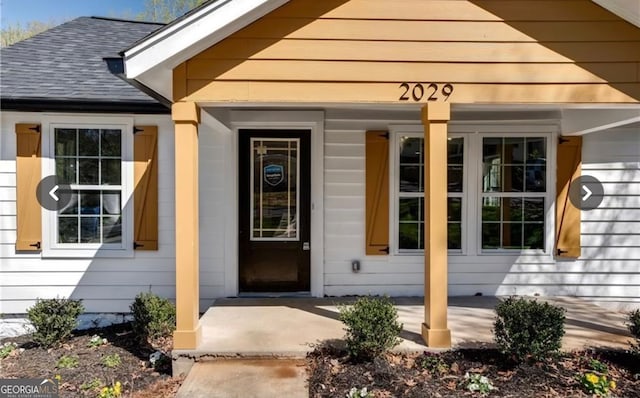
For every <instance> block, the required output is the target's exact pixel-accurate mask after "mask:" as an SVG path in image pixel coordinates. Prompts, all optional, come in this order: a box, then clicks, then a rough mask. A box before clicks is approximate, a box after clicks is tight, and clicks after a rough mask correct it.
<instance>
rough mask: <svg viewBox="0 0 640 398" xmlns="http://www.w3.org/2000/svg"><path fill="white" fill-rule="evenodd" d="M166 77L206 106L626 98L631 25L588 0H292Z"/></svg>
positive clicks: (635, 65) (631, 73)
mask: <svg viewBox="0 0 640 398" xmlns="http://www.w3.org/2000/svg"><path fill="white" fill-rule="evenodd" d="M174 79H175V80H176V81H175V82H174V95H175V99H176V100H179V99H185V97H187V98H189V99H191V100H196V101H214V102H215V101H225V102H228V101H232V102H233V101H238V102H243V101H254V102H270V101H273V102H275V101H280V102H385V103H401V102H405V101H400V96H401V95H402V93H403V90H402V89H401V88H400V84H401V83H402V82H408V83H418V82H419V83H422V84H423V85H424V88H425V95H424V96H423V98H422V100H421V101H422V102H426V100H427V97H429V94H430V90H429V89H428V88H427V86H428V85H429V84H430V83H436V84H438V85H439V90H441V89H442V86H443V85H444V84H446V83H450V84H452V85H453V86H454V92H453V94H452V95H451V97H450V98H449V100H450V101H452V102H456V103H474V102H492V103H496V102H497V103H500V102H507V103H512V102H549V103H557V102H578V103H580V102H603V103H606V102H638V99H640V29H638V28H637V27H635V26H633V25H631V24H630V23H627V22H625V21H624V20H622V19H620V18H619V17H617V16H616V15H614V14H612V13H610V12H608V11H606V10H605V9H603V8H601V7H599V6H597V5H595V4H594V3H593V2H591V1H588V0H553V1H551V0H537V1H528V0H527V1H525V0H482V1H481V0H448V1H442V0H395V1H388V0H350V1H347V0H329V1H323V2H318V1H314V0H292V1H291V2H289V3H288V4H287V5H285V6H283V7H280V8H279V9H277V10H275V11H274V12H272V13H271V14H269V15H267V16H265V17H264V18H262V19H261V20H259V21H257V22H255V23H253V24H251V25H249V26H247V27H246V28H244V29H242V30H240V31H239V32H237V33H235V34H234V35H232V36H230V37H229V38H228V39H226V40H224V41H222V42H220V43H218V44H217V45H215V46H213V47H211V48H209V49H207V50H205V51H203V52H202V53H201V54H199V55H197V56H195V57H194V58H192V59H191V60H189V61H187V62H186V63H185V64H183V65H181V66H180V67H178V68H176V70H175V75H174ZM411 87H413V84H412V85H411ZM438 94H439V95H436V96H437V97H438V98H439V100H443V96H442V95H441V92H439V93H438ZM409 97H411V91H410V92H409ZM409 102H413V99H412V98H410V99H409Z"/></svg>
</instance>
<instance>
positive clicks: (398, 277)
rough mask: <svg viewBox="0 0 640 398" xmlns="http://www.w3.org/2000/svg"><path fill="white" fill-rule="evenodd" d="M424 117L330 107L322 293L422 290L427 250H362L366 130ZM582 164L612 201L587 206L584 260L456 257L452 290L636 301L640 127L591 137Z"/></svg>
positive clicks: (639, 297) (639, 292)
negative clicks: (357, 267)
mask: <svg viewBox="0 0 640 398" xmlns="http://www.w3.org/2000/svg"><path fill="white" fill-rule="evenodd" d="M419 123H420V122H419V115H418V114H417V113H415V114H411V113H408V112H402V113H391V112H365V111H360V112H355V111H354V112H345V111H333V112H331V111H330V112H327V120H326V126H325V129H326V135H325V137H326V138H325V162H326V163H325V165H326V166H325V235H326V236H325V276H324V280H325V293H326V294H328V295H347V294H366V293H373V294H382V293H387V294H391V295H422V294H423V279H424V272H423V269H424V264H423V257H422V256H366V255H365V254H364V231H365V221H364V219H365V218H364V213H365V187H364V181H365V176H364V167H365V166H364V165H365V159H364V153H365V147H364V145H365V144H364V142H365V131H367V130H374V129H381V130H386V129H388V127H389V126H390V125H394V124H419ZM583 167H584V169H583V170H584V171H583V174H590V175H593V176H595V177H596V178H598V179H600V180H601V181H602V182H603V185H604V189H605V193H606V194H607V197H606V198H605V199H604V201H603V203H602V206H601V207H600V208H598V209H596V210H593V211H584V212H582V219H583V224H582V245H583V249H582V256H581V258H579V259H577V260H570V261H556V260H555V259H554V258H553V257H552V256H551V255H540V256H532V255H527V256H516V255H500V256H496V255H450V256H449V286H448V288H449V295H452V296H458V295H473V294H476V293H482V294H484V295H511V294H522V295H533V294H540V295H570V296H579V297H585V298H589V299H592V300H597V301H607V300H617V301H620V302H627V303H632V302H635V303H638V302H640V266H639V264H640V130H639V129H637V128H636V129H618V130H610V131H603V132H599V133H593V134H590V135H586V136H585V137H584V149H583ZM549 186H550V187H553V186H555V181H550V182H549ZM550 189H553V188H550ZM355 259H358V260H361V271H360V272H359V273H353V272H352V271H351V261H352V260H355Z"/></svg>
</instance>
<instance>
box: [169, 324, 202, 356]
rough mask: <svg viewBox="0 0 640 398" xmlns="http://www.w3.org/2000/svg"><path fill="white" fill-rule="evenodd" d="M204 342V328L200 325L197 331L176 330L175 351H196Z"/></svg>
mask: <svg viewBox="0 0 640 398" xmlns="http://www.w3.org/2000/svg"><path fill="white" fill-rule="evenodd" d="M201 341H202V328H201V327H200V323H198V326H196V328H195V330H176V331H175V332H173V349H174V350H195V349H196V348H198V345H200V342H201Z"/></svg>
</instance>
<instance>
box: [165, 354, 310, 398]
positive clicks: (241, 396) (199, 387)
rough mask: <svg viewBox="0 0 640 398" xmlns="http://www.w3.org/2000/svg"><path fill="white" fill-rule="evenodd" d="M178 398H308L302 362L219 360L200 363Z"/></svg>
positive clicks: (195, 367)
mask: <svg viewBox="0 0 640 398" xmlns="http://www.w3.org/2000/svg"><path fill="white" fill-rule="evenodd" d="M176 397H177V398H198V397H207V398H245V397H261V398H281V397H291V398H307V397H309V389H308V387H307V373H306V369H305V361H304V360H301V359H217V360H211V361H202V362H197V363H195V364H194V365H193V368H191V371H190V372H189V375H188V376H187V378H186V379H185V381H184V383H183V384H182V386H181V387H180V389H179V390H178V394H177V395H176Z"/></svg>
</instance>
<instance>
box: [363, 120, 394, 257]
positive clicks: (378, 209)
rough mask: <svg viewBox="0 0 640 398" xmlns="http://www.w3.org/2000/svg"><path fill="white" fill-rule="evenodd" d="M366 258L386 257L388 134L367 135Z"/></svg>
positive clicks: (372, 132)
mask: <svg viewBox="0 0 640 398" xmlns="http://www.w3.org/2000/svg"><path fill="white" fill-rule="evenodd" d="M366 184H367V187H366V202H367V209H366V217H367V221H366V222H367V226H366V229H367V231H366V243H365V244H366V254H368V255H386V254H389V134H388V133H387V132H384V131H367V134H366Z"/></svg>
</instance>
